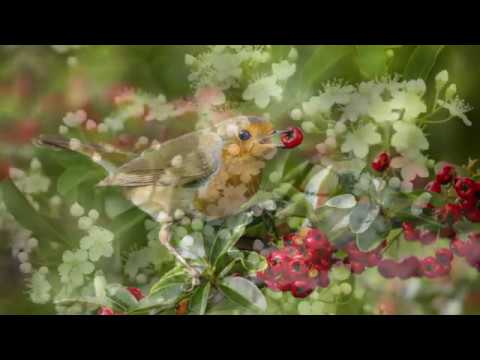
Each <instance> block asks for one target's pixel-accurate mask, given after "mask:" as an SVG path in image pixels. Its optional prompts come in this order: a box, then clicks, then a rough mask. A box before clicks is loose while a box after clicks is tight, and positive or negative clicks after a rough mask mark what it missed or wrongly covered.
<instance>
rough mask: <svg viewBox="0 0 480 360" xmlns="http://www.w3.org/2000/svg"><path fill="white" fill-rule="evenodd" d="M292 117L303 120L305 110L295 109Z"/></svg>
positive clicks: (291, 114) (291, 113)
mask: <svg viewBox="0 0 480 360" xmlns="http://www.w3.org/2000/svg"><path fill="white" fill-rule="evenodd" d="M290 117H291V118H292V120H295V121H300V120H302V117H303V112H302V110H300V109H298V108H297V109H293V110H292V111H291V112H290Z"/></svg>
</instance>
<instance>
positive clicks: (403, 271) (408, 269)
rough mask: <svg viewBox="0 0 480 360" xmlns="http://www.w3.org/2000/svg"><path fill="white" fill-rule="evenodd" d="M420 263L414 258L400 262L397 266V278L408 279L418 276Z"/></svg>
mask: <svg viewBox="0 0 480 360" xmlns="http://www.w3.org/2000/svg"><path fill="white" fill-rule="evenodd" d="M419 268H420V261H419V260H418V259H417V258H416V257H415V256H410V257H407V258H405V259H404V260H402V262H401V263H400V264H398V265H397V276H398V277H399V278H400V279H403V280H405V279H409V278H411V277H413V276H417V275H418V274H419Z"/></svg>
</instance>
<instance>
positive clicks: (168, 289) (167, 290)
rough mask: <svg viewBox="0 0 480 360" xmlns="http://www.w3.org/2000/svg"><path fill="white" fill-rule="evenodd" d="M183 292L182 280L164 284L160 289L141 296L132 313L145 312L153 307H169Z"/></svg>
mask: <svg viewBox="0 0 480 360" xmlns="http://www.w3.org/2000/svg"><path fill="white" fill-rule="evenodd" d="M184 292H185V284H184V283H183V282H172V283H169V284H165V285H164V286H163V287H162V288H161V289H160V290H158V291H156V292H155V293H151V294H150V295H148V296H147V297H145V298H143V299H142V300H141V301H140V302H139V303H138V306H137V307H136V308H134V309H133V311H132V313H140V312H145V311H147V310H150V309H154V308H159V307H160V308H162V307H170V306H172V305H174V304H175V303H176V302H177V301H178V299H179V298H180V297H181V296H182V295H183V294H184Z"/></svg>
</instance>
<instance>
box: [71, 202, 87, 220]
mask: <svg viewBox="0 0 480 360" xmlns="http://www.w3.org/2000/svg"><path fill="white" fill-rule="evenodd" d="M84 213H85V210H84V209H83V207H82V206H81V205H80V204H79V203H75V204H73V205H72V207H71V208H70V214H71V215H72V216H74V217H80V216H82V215H83V214H84Z"/></svg>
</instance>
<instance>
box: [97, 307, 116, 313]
mask: <svg viewBox="0 0 480 360" xmlns="http://www.w3.org/2000/svg"><path fill="white" fill-rule="evenodd" d="M98 315H115V313H114V312H113V310H112V309H110V308H109V307H106V306H102V307H101V308H100V310H98Z"/></svg>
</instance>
